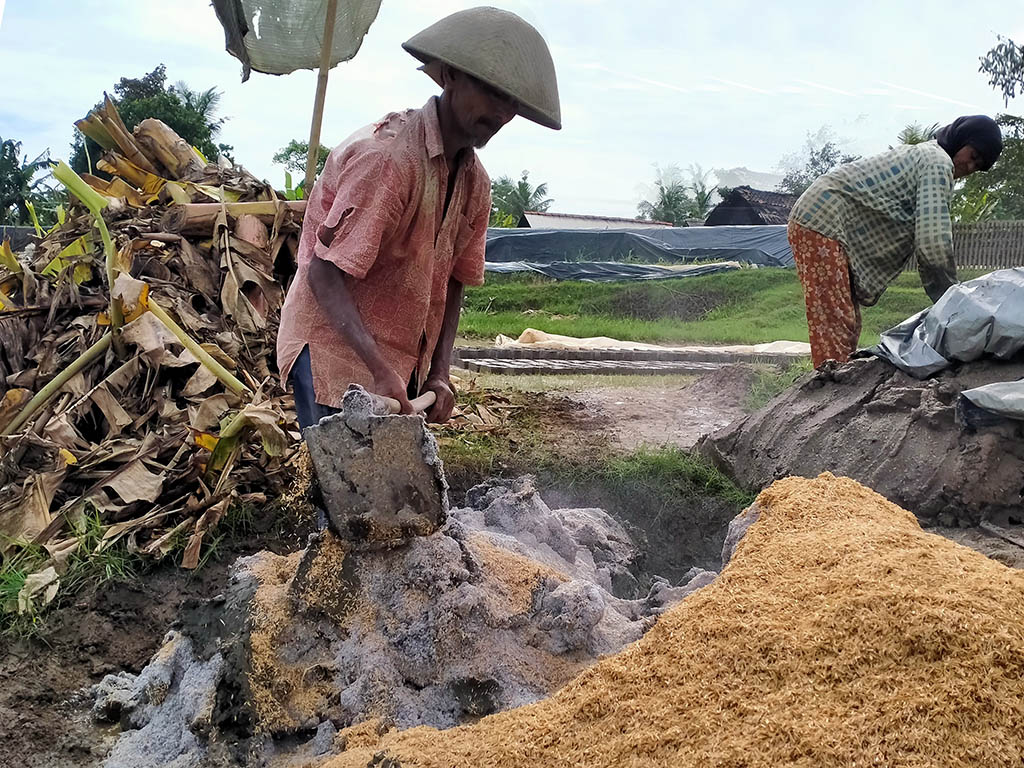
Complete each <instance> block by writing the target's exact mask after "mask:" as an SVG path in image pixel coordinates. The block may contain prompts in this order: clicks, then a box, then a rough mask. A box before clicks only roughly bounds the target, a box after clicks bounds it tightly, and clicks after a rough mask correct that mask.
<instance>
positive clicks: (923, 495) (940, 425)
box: [699, 358, 1024, 525]
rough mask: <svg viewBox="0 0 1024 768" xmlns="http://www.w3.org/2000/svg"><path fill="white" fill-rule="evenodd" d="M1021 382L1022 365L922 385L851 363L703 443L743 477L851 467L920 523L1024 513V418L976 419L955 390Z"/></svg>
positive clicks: (811, 379)
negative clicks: (966, 414)
mask: <svg viewBox="0 0 1024 768" xmlns="http://www.w3.org/2000/svg"><path fill="white" fill-rule="evenodd" d="M1020 378H1024V363H1022V362H1013V363H1007V362H999V361H995V360H983V361H977V362H973V363H965V364H963V365H961V366H959V367H957V368H955V369H951V370H948V371H944V372H942V373H940V374H939V375H937V376H935V377H934V378H931V379H927V380H925V381H918V380H917V379H914V378H911V377H910V376H907V375H906V374H904V373H902V372H901V371H899V370H897V369H896V368H894V367H893V366H892V365H890V364H889V363H887V362H885V361H883V360H880V359H877V358H871V359H867V360H854V361H852V362H851V363H848V364H847V365H844V366H842V367H840V368H838V369H836V370H834V371H831V372H822V373H814V374H808V375H807V376H805V377H804V378H802V379H801V380H800V381H798V382H797V383H796V384H795V385H794V386H793V387H791V388H790V389H789V390H787V391H786V392H784V393H782V394H781V395H779V396H778V397H776V398H775V399H774V400H772V401H771V402H770V403H768V405H766V406H765V407H764V408H762V409H761V410H760V411H758V412H756V413H753V414H751V415H750V416H748V417H746V418H744V419H742V420H740V421H738V422H736V423H734V424H731V425H730V426H728V427H726V428H725V429H722V430H720V431H719V432H717V433H715V434H713V435H710V436H708V437H706V438H704V439H703V440H702V441H701V443H700V445H699V450H700V452H701V453H702V454H704V456H706V457H707V458H709V459H710V460H711V461H712V462H714V463H715V464H716V465H717V466H718V467H719V468H720V469H721V470H722V471H724V472H725V473H726V474H728V475H729V476H730V477H732V478H733V479H734V480H735V481H736V482H737V483H738V484H739V485H741V486H743V487H745V488H747V489H750V490H755V491H756V490H760V489H761V488H764V487H765V486H767V485H769V484H771V483H772V482H773V481H775V480H777V479H779V478H782V477H786V476H787V475H798V476H802V477H816V476H817V475H818V474H819V473H821V472H826V471H827V472H832V473H834V474H836V475H845V476H847V477H851V478H853V479H854V480H857V481H858V482H860V483H863V484H864V485H866V486H868V487H869V488H873V489H874V490H876V491H877V492H879V493H881V494H882V495H883V496H885V497H886V498H888V499H890V500H891V501H893V502H895V503H896V504H899V505H900V506H902V507H903V508H905V509H908V510H911V511H912V512H914V513H915V514H916V515H917V516H918V517H919V518H921V519H922V522H925V523H930V522H940V523H942V524H944V525H953V524H955V523H959V524H961V525H976V524H977V523H978V522H980V521H982V520H993V521H996V522H999V523H1003V524H1005V522H1006V521H1007V520H1008V519H1010V520H1012V519H1018V518H1020V517H1021V515H1022V511H1021V510H1022V492H1024V440H1022V437H1024V422H1019V421H1012V420H1002V421H999V422H998V423H994V424H992V425H990V426H970V425H967V424H964V423H962V420H960V419H958V416H957V402H958V400H959V395H960V392H962V391H963V390H966V389H971V388H974V387H979V386H982V385H984V384H990V383H993V382H997V381H1014V380H1016V379H1020Z"/></svg>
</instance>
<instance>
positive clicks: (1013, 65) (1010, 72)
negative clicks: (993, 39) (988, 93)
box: [978, 35, 1024, 104]
mask: <svg viewBox="0 0 1024 768" xmlns="http://www.w3.org/2000/svg"><path fill="white" fill-rule="evenodd" d="M997 39H998V40H999V43H998V45H996V46H995V47H994V48H992V50H990V51H989V52H988V53H987V54H985V55H984V56H982V57H981V66H980V67H979V68H978V71H979V72H983V73H984V74H986V75H988V78H989V79H988V82H989V85H991V86H992V87H993V88H995V89H996V90H997V91H1000V92H1001V93H1002V94H1003V99H1004V101H1005V103H1006V104H1009V103H1010V99H1012V98H1014V97H1016V96H1017V93H1018V91H1019V92H1020V93H1022V94H1024V45H1017V44H1016V43H1015V42H1013V40H1010V39H1009V38H1008V37H1003V36H1002V35H999V36H998V37H997Z"/></svg>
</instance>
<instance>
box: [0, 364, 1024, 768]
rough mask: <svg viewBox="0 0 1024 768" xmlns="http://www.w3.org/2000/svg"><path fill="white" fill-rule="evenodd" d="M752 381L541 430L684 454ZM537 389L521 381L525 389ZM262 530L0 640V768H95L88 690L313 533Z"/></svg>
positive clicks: (674, 387)
mask: <svg viewBox="0 0 1024 768" xmlns="http://www.w3.org/2000/svg"><path fill="white" fill-rule="evenodd" d="M752 376H753V373H752V371H751V370H750V369H749V368H744V367H739V366H738V367H731V368H727V369H723V370H721V371H719V372H716V373H714V374H711V375H708V376H705V377H702V378H700V379H692V378H682V377H680V378H675V379H673V378H671V377H652V378H651V379H650V380H647V381H636V380H630V381H628V382H625V381H623V382H621V383H620V382H618V381H617V380H616V379H615V377H594V379H592V380H591V381H590V382H588V381H587V379H585V378H582V377H578V378H575V379H574V380H566V379H561V380H560V381H559V382H558V385H557V389H554V390H553V391H552V389H551V388H549V387H547V386H546V385H545V386H542V387H541V388H540V389H541V390H544V391H546V392H547V394H546V395H545V397H543V398H536V400H537V405H538V416H539V417H540V418H541V419H544V420H545V423H546V422H547V421H549V420H555V421H556V423H555V424H552V425H551V433H552V435H556V437H555V439H556V440H557V442H558V444H560V445H562V446H564V449H565V451H566V452H567V454H570V455H574V456H579V455H583V454H585V453H587V452H589V451H592V450H594V449H595V447H600V446H607V447H608V448H610V449H612V450H621V451H623V452H627V451H629V450H631V449H633V448H636V447H637V446H640V445H644V444H647V445H655V446H656V445H663V444H674V445H678V446H681V447H684V448H689V447H692V446H693V444H694V443H695V442H696V440H697V438H698V437H699V436H700V435H701V434H703V433H705V432H709V431H712V430H715V429H717V428H719V427H721V426H724V425H725V424H727V423H729V422H730V421H732V420H733V419H736V418H739V417H740V416H742V415H743V414H744V413H745V412H746V411H745V408H746V402H747V395H748V393H749V390H750V384H751V380H752ZM636 378H637V379H639V378H640V377H636ZM484 383H485V384H486V385H487V386H493V385H494V382H493V381H486V382H484ZM535 384H536V382H535V383H534V385H535ZM534 385H531V384H530V383H529V382H526V381H521V382H519V383H518V384H517V386H518V387H520V390H519V391H520V392H529V391H530V388H531V386H534ZM534 391H540V390H534ZM529 399H530V398H529V397H526V398H519V400H518V401H519V402H524V401H529ZM556 405H557V407H554V406H556ZM556 500H557V499H556ZM566 501H569V500H566ZM306 525H307V526H308V523H306ZM264 528H265V529H266V530H264V531H263V533H259V534H257V535H255V536H254V537H253V539H252V540H251V541H248V542H244V543H242V544H236V545H233V546H232V547H231V548H229V549H226V550H225V551H224V552H223V553H222V554H221V556H220V557H219V559H217V560H215V561H213V562H211V563H210V564H208V565H207V566H205V567H204V568H203V569H202V570H200V571H199V572H198V573H195V574H189V573H186V572H184V571H181V570H180V569H179V568H177V567H176V566H174V565H171V564H168V565H161V566H157V567H155V568H153V569H151V570H150V571H149V572H148V573H147V574H145V576H144V577H143V578H140V579H138V580H137V581H135V582H133V583H131V584H119V585H115V586H107V587H105V588H103V589H101V590H98V591H96V592H94V593H92V594H82V595H79V596H77V597H76V598H75V599H74V601H73V602H70V603H69V604H66V605H63V606H61V607H59V608H57V609H56V610H54V611H52V612H50V613H49V614H48V616H47V618H46V621H45V624H44V625H43V628H42V629H41V630H40V631H39V632H38V633H37V634H36V635H35V636H32V637H28V638H18V639H12V638H9V637H0V765H11V766H15V765H17V766H25V767H26V768H84V767H85V766H95V765H98V764H99V761H100V759H101V758H102V756H103V755H104V754H105V752H106V751H107V749H108V748H109V746H110V744H111V740H112V739H113V738H114V736H115V729H114V728H113V727H112V728H111V729H110V731H109V732H108V733H107V734H106V736H104V737H103V738H101V739H100V740H97V737H96V734H97V731H96V729H95V728H94V727H93V726H92V724H91V722H90V715H89V708H90V706H91V700H90V697H89V695H88V689H89V686H91V685H93V684H95V683H97V682H99V680H100V679H102V677H103V676H104V675H106V674H108V673H113V672H117V671H120V670H127V671H130V672H138V671H140V670H141V668H142V667H143V666H144V665H145V663H146V662H147V661H148V659H149V658H150V656H151V655H152V654H153V652H154V651H155V650H156V649H157V647H158V646H159V644H160V641H161V639H162V638H163V636H164V634H165V633H166V631H167V630H168V628H169V627H170V626H171V624H172V622H173V621H174V619H175V617H176V616H177V614H178V612H179V609H180V608H181V606H182V605H183V604H186V603H187V602H188V601H189V600H199V599H204V598H208V597H211V596H214V595H216V594H218V593H219V592H221V591H222V590H223V588H224V586H225V584H226V571H227V566H228V564H229V563H231V562H233V560H234V559H235V558H236V557H237V556H239V555H241V554H247V553H250V552H255V551H257V550H259V549H264V548H270V549H272V550H274V551H277V552H287V551H290V550H292V549H295V548H298V547H299V546H301V542H302V541H303V540H304V538H305V535H306V533H307V532H308V527H307V528H306V529H304V530H303V529H302V528H301V526H296V527H294V529H293V530H292V531H291V534H290V535H289V536H285V537H281V536H279V535H274V534H272V533H270V532H268V531H269V526H266V525H265V526H264ZM932 530H933V532H935V533H939V534H941V535H943V536H947V537H948V538H951V539H953V540H955V541H957V542H959V543H961V544H963V545H965V546H968V547H971V548H973V549H976V550H978V551H980V552H982V553H984V554H986V555H988V556H989V557H992V558H993V559H995V560H998V561H1000V562H1002V563H1004V564H1006V565H1008V566H1011V567H1016V568H1024V548H1021V547H1017V546H1014V545H1013V544H1010V543H1008V542H1005V541H1002V540H1001V539H998V538H996V537H994V536H991V535H989V534H987V533H985V532H984V531H982V530H980V529H957V528H936V529H932Z"/></svg>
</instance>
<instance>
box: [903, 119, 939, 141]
mask: <svg viewBox="0 0 1024 768" xmlns="http://www.w3.org/2000/svg"><path fill="white" fill-rule="evenodd" d="M937 130H939V124H938V123H932V124H931V125H928V126H922V125H921V124H920V123H910V124H909V125H906V126H904V128H903V130H902V131H900V132H899V133H897V134H896V140H897V141H898V142H899V143H900V144H923V143H924V142H926V141H931V140H932V139H933V138H934V137H935V132H936V131H937Z"/></svg>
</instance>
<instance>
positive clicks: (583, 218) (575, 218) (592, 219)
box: [520, 211, 672, 229]
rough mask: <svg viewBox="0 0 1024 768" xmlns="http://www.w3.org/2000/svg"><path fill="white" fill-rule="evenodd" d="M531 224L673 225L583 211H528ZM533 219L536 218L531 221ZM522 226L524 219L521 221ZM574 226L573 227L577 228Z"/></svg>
mask: <svg viewBox="0 0 1024 768" xmlns="http://www.w3.org/2000/svg"><path fill="white" fill-rule="evenodd" d="M523 218H524V219H526V220H527V224H529V226H531V227H534V228H537V227H536V224H541V228H551V229H557V228H559V224H558V222H559V221H561V222H562V223H563V224H565V223H570V224H571V223H575V224H576V227H579V228H587V229H648V228H651V227H671V226H672V224H671V223H669V222H667V221H644V220H643V219H626V218H621V217H618V216H589V215H586V214H582V213H550V212H546V213H542V212H539V211H527V212H526V213H524V214H523ZM531 219H533V220H535V222H536V223H534V221H531ZM520 226H522V221H520ZM576 227H573V228H576Z"/></svg>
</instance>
